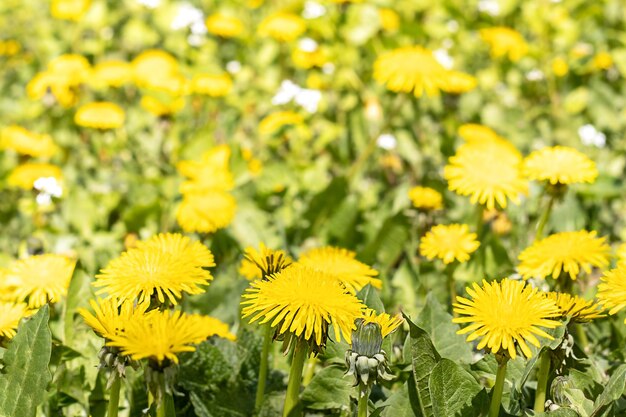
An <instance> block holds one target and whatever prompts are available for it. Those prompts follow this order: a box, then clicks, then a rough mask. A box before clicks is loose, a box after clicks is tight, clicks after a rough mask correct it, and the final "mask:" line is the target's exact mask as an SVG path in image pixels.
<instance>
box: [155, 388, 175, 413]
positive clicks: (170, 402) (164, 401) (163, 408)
mask: <svg viewBox="0 0 626 417" xmlns="http://www.w3.org/2000/svg"><path fill="white" fill-rule="evenodd" d="M157 417H176V409H175V408H174V397H172V394H168V393H166V392H165V390H163V395H162V397H161V403H160V404H158V405H157Z"/></svg>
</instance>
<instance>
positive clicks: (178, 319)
mask: <svg viewBox="0 0 626 417" xmlns="http://www.w3.org/2000/svg"><path fill="white" fill-rule="evenodd" d="M224 327H225V325H224V324H223V323H221V322H219V321H218V320H217V319H211V318H210V317H206V316H201V315H199V314H185V313H182V312H180V311H173V312H172V311H169V310H165V311H158V310H153V311H150V312H149V313H147V314H145V315H143V316H142V317H139V318H137V319H135V320H132V321H128V322H127V323H126V327H125V331H124V332H123V333H119V334H111V335H110V336H111V339H110V341H109V342H107V346H114V347H118V348H120V350H121V351H122V353H123V354H124V355H128V356H130V357H131V358H132V359H134V360H140V359H144V358H149V359H151V360H153V361H156V362H157V363H158V364H161V363H162V362H163V361H165V360H170V361H172V362H174V363H178V357H177V354H179V353H181V352H193V351H194V350H195V347H194V345H197V344H198V343H200V342H202V341H204V340H206V339H207V338H209V337H211V336H219V337H226V338H228V339H231V340H232V339H233V338H234V335H232V334H231V333H230V332H228V329H227V328H226V331H225V329H224Z"/></svg>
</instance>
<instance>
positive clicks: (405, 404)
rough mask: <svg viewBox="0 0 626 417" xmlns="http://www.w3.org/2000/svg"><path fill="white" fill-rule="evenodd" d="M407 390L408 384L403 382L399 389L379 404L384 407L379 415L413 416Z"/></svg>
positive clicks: (392, 416)
mask: <svg viewBox="0 0 626 417" xmlns="http://www.w3.org/2000/svg"><path fill="white" fill-rule="evenodd" d="M408 390H409V385H408V384H404V385H403V386H402V388H401V389H399V390H397V391H395V392H394V393H393V394H391V397H389V398H387V400H386V401H385V402H384V403H382V404H381V405H380V406H381V407H384V409H383V410H382V411H381V413H380V415H381V417H414V416H415V414H414V413H413V409H412V408H411V401H410V399H409V391H408Z"/></svg>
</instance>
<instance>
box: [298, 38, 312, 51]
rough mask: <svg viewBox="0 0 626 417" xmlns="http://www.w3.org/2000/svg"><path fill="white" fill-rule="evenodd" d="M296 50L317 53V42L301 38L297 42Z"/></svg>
mask: <svg viewBox="0 0 626 417" xmlns="http://www.w3.org/2000/svg"><path fill="white" fill-rule="evenodd" d="M298 48H300V49H302V50H303V51H304V52H315V51H317V42H315V40H313V39H311V38H303V39H300V41H299V42H298Z"/></svg>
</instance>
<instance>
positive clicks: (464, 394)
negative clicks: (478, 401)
mask: <svg viewBox="0 0 626 417" xmlns="http://www.w3.org/2000/svg"><path fill="white" fill-rule="evenodd" d="M428 385H429V386H430V397H431V399H432V403H433V413H434V415H435V416H450V417H454V416H464V417H465V416H467V417H474V416H475V414H474V410H473V407H472V401H471V400H472V398H474V396H476V395H477V394H478V393H479V392H480V390H481V387H480V384H479V383H478V382H476V380H475V379H474V377H473V376H472V375H471V374H470V373H469V372H467V371H466V370H465V369H463V368H461V366H459V365H457V364H456V363H454V362H453V361H451V360H449V359H445V358H444V359H441V360H440V361H439V363H438V364H437V365H436V366H435V367H434V368H433V370H432V373H431V374H430V378H429V383H428Z"/></svg>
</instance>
